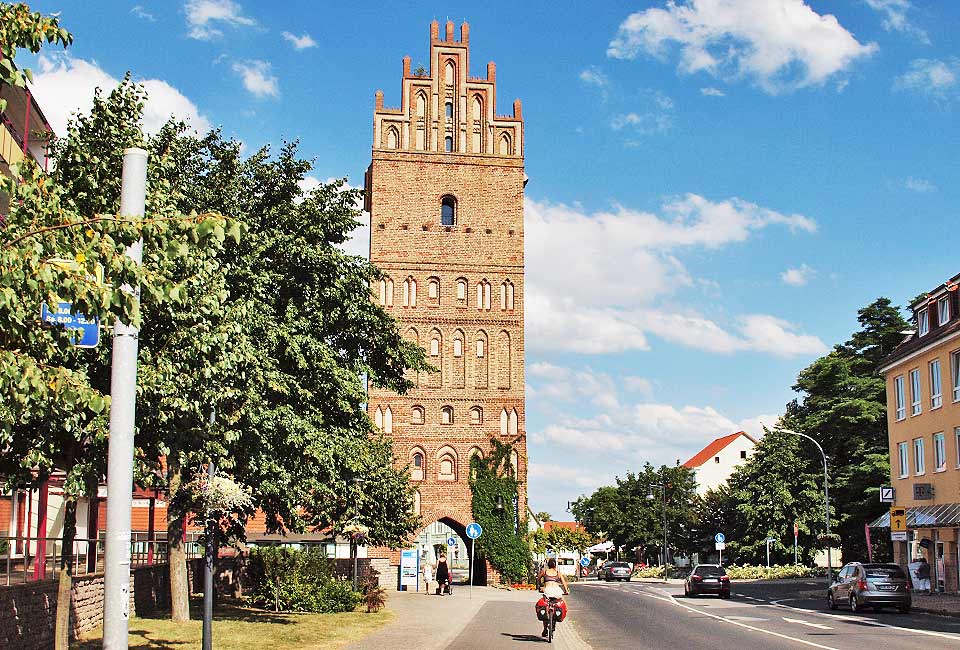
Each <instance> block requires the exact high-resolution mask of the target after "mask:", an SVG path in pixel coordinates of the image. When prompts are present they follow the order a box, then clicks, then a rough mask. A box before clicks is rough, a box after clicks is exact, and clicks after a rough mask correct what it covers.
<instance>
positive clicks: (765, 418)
mask: <svg viewBox="0 0 960 650" xmlns="http://www.w3.org/2000/svg"><path fill="white" fill-rule="evenodd" d="M779 421H780V416H779V415H757V416H755V417H752V418H747V419H745V420H740V424H739V426H740V430H741V431H746V432H747V433H749V434H750V435H751V436H753V437H754V438H756V439H757V440H759V439H760V438H762V437H763V436H764V434H765V433H766V432H765V431H764V427H766V428H767V429H772V428H774V427H775V426H777V422H779Z"/></svg>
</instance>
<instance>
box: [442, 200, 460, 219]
mask: <svg viewBox="0 0 960 650" xmlns="http://www.w3.org/2000/svg"><path fill="white" fill-rule="evenodd" d="M456 223H457V200H456V199H455V198H453V197H452V196H445V197H443V198H442V199H441V200H440V225H441V226H453V225H456Z"/></svg>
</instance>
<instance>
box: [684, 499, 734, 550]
mask: <svg viewBox="0 0 960 650" xmlns="http://www.w3.org/2000/svg"><path fill="white" fill-rule="evenodd" d="M693 509H694V523H693V526H692V528H691V550H692V551H693V552H696V553H703V554H705V555H706V556H709V555H711V554H713V553H715V552H716V547H715V546H714V544H715V541H714V535H716V534H717V533H723V534H724V536H726V538H727V539H729V540H737V539H742V538H743V537H744V533H745V530H744V526H743V520H742V517H741V516H740V514H739V512H738V510H737V502H736V500H735V499H734V495H733V494H732V493H731V491H730V488H729V486H728V485H727V484H726V483H723V484H721V485H719V486H717V487H716V488H713V489H710V490H707V491H706V493H704V494H703V495H702V496H700V497H698V498H697V499H696V501H695V505H694V508H693Z"/></svg>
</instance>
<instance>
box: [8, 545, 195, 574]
mask: <svg viewBox="0 0 960 650" xmlns="http://www.w3.org/2000/svg"><path fill="white" fill-rule="evenodd" d="M130 537H131V539H130V568H135V567H140V566H150V565H153V564H164V563H166V561H167V540H166V538H165V537H164V538H162V539H157V538H154V539H149V537H148V535H147V533H131V536H130ZM184 546H185V550H186V553H187V557H188V558H194V557H199V556H201V555H203V551H204V549H203V545H202V544H201V543H200V542H199V533H187V540H186V544H185V545H184ZM4 547H5V548H4ZM72 548H73V560H72V564H73V575H75V576H82V575H88V574H91V573H100V572H102V571H103V561H104V557H103V555H104V550H105V548H106V539H105V538H104V537H100V538H97V539H91V538H77V539H75V540H73V545H72ZM0 551H2V552H0V562H2V565H0V567H2V568H3V577H2V579H0V584H4V585H11V584H18V583H25V582H32V581H34V580H45V579H50V578H55V577H56V575H57V571H58V570H59V568H60V562H61V561H62V559H63V540H62V539H61V538H59V537H39V538H38V537H11V536H6V535H0Z"/></svg>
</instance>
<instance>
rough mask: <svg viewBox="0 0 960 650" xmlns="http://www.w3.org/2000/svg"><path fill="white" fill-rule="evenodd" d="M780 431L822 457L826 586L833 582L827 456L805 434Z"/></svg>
mask: <svg viewBox="0 0 960 650" xmlns="http://www.w3.org/2000/svg"><path fill="white" fill-rule="evenodd" d="M780 431H783V432H784V433H789V434H791V435H794V436H800V437H801V438H806V439H807V440H809V441H810V442H812V443H813V444H815V445H816V446H817V449H818V450H820V455H821V456H823V516H824V519H825V520H826V526H827V534H826V536H825V538H824V539H826V542H827V584H829V583H830V581H832V580H833V563H832V562H831V560H830V485H829V479H828V477H827V476H828V475H827V455H826V454H825V453H824V451H823V447H821V446H820V443H819V442H817V441H816V440H814V439H813V438H811V437H810V436H808V435H807V434H805V433H799V432H797V431H791V430H790V429H780Z"/></svg>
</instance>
